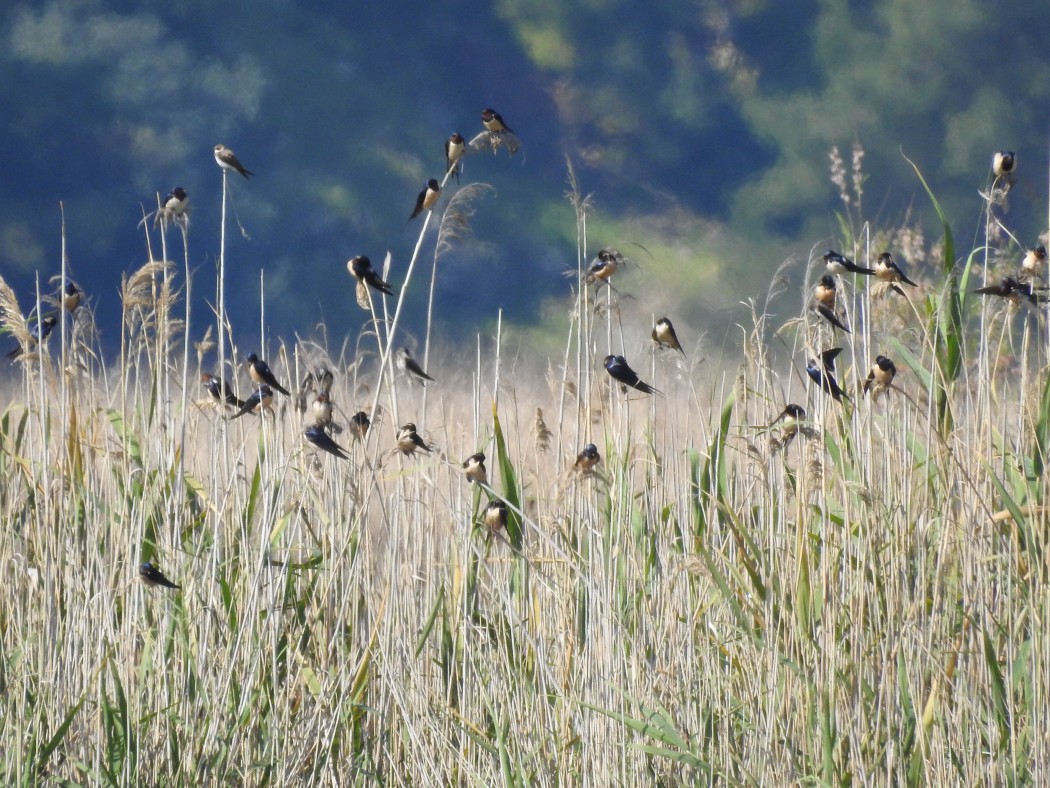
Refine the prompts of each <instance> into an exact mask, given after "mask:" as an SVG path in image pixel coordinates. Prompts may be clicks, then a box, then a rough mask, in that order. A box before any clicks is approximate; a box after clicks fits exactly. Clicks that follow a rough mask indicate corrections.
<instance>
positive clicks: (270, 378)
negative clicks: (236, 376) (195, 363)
mask: <svg viewBox="0 0 1050 788" xmlns="http://www.w3.org/2000/svg"><path fill="white" fill-rule="evenodd" d="M248 377H250V378H251V379H252V380H254V381H255V382H256V383H265V384H266V385H268V386H270V387H271V388H275V389H277V390H278V391H279V392H281V393H282V394H284V396H286V397H290V396H291V394H290V393H289V392H288V389H286V388H285V387H284V386H282V385H281V384H280V383H278V382H277V378H276V377H274V374H273V372H271V371H270V365H269V364H267V363H266V362H265V361H263V360H262V359H261V358H259V357H258V356H257V355H255V354H254V353H251V354H249V355H248Z"/></svg>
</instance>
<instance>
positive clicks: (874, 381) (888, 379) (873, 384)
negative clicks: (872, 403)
mask: <svg viewBox="0 0 1050 788" xmlns="http://www.w3.org/2000/svg"><path fill="white" fill-rule="evenodd" d="M896 374H897V367H895V366H894V365H893V362H892V361H890V360H889V359H888V358H886V356H875V363H874V364H872V366H871V371H870V372H869V373H868V377H867V379H866V380H865V381H864V393H865V394H867V393H868V392H869V391H870V392H871V397H872V399H875V398H876V397H877V396H878V395H879V394H880V393H881V392H883V391H885V390H886V389H888V388H889V387H890V384H891V383H893V378H894V376H895V375H896Z"/></svg>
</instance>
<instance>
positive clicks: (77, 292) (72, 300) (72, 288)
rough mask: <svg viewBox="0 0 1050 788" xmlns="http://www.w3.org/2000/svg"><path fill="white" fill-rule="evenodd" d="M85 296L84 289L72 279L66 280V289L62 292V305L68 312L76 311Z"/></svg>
mask: <svg viewBox="0 0 1050 788" xmlns="http://www.w3.org/2000/svg"><path fill="white" fill-rule="evenodd" d="M83 297H84V291H83V290H81V289H80V288H79V287H77V286H76V285H75V284H74V283H73V282H72V281H67V282H66V289H65V291H64V292H63V293H62V307H63V308H64V309H65V310H66V311H67V312H75V311H76V310H77V307H78V306H80V299H81V298H83Z"/></svg>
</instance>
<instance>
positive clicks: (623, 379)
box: [605, 356, 660, 394]
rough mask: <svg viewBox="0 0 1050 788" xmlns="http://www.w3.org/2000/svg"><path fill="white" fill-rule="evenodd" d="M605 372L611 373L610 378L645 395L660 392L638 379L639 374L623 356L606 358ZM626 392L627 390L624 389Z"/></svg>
mask: <svg viewBox="0 0 1050 788" xmlns="http://www.w3.org/2000/svg"><path fill="white" fill-rule="evenodd" d="M605 371H606V372H608V373H609V376H610V377H611V378H612V379H613V380H615V381H617V382H619V383H621V384H623V385H624V386H630V387H631V388H632V389H637V390H638V391H641V392H642V393H644V394H659V393H660V392H659V391H657V390H656V389H654V388H653V387H652V386H650V385H649V384H648V383H643V382H642V381H641V380H640V379H639V378H638V373H637V372H635V371H634V370H633V369H631V367H630V365H628V363H627V359H625V358H624V357H623V356H606V357H605ZM624 391H626V388H625V389H624Z"/></svg>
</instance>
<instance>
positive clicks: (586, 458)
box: [573, 443, 602, 474]
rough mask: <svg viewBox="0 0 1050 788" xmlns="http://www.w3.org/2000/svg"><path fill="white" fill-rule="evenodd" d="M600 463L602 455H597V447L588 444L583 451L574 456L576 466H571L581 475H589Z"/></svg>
mask: <svg viewBox="0 0 1050 788" xmlns="http://www.w3.org/2000/svg"><path fill="white" fill-rule="evenodd" d="M601 461H602V455H600V454H599V453H598V447H597V446H595V445H594V444H593V443H588V444H587V445H586V446H584V447H583V450H582V451H581V452H580V453H579V454H577V455H576V464H575V465H574V466H573V467H574V468H575V469H576V470H578V471H580V472H582V473H585V474H587V473H591V472H592V470H593V468H594V466H595V465H597V464H598V463H599V462H601Z"/></svg>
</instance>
